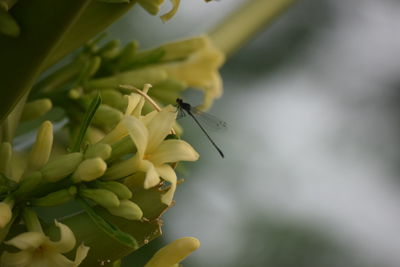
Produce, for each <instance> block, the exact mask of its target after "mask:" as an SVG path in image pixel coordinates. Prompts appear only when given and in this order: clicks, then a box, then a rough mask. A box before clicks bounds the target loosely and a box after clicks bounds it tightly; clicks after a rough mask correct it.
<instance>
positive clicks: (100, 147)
mask: <svg viewBox="0 0 400 267" xmlns="http://www.w3.org/2000/svg"><path fill="white" fill-rule="evenodd" d="M111 150H112V149H111V146H110V145H108V144H103V143H97V144H94V145H92V146H89V148H88V149H87V150H86V151H85V158H86V159H89V158H95V157H100V158H102V159H103V160H106V159H108V158H109V157H110V155H111Z"/></svg>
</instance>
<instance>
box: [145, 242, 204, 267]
mask: <svg viewBox="0 0 400 267" xmlns="http://www.w3.org/2000/svg"><path fill="white" fill-rule="evenodd" d="M199 247H200V241H199V240H198V239H197V238H194V237H182V238H179V239H177V240H175V241H173V242H172V243H170V244H168V245H166V246H165V247H163V248H162V249H160V250H159V251H157V253H156V254H154V256H153V257H152V258H151V259H150V261H149V262H148V263H147V264H146V265H145V267H164V266H174V265H175V264H178V263H180V262H181V261H182V260H184V259H185V258H186V257H187V256H189V255H190V253H192V252H193V251H195V250H196V249H198V248H199Z"/></svg>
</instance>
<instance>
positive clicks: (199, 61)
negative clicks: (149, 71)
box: [157, 36, 225, 109]
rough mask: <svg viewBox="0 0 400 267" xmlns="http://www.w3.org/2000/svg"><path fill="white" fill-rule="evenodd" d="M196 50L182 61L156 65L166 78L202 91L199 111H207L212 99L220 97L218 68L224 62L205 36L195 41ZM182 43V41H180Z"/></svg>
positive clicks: (220, 84)
mask: <svg viewBox="0 0 400 267" xmlns="http://www.w3.org/2000/svg"><path fill="white" fill-rule="evenodd" d="M196 40H197V41H198V42H197V46H198V49H196V50H195V51H194V52H193V53H192V54H190V56H189V57H187V58H186V59H184V60H182V61H175V62H170V63H165V64H160V65H157V68H160V69H162V70H164V71H166V72H167V74H168V77H172V78H174V79H177V80H180V81H184V82H186V84H187V85H188V86H189V87H193V88H196V89H199V90H201V91H203V93H204V100H203V104H202V105H201V106H200V108H201V109H208V108H209V107H210V106H211V105H212V103H213V101H214V99H216V98H219V97H221V95H222V91H223V88H222V79H221V76H220V74H219V68H220V67H221V66H222V64H223V63H224V61H225V56H224V54H223V53H222V52H221V51H220V50H219V49H218V48H216V47H215V46H214V45H213V43H212V41H211V40H210V39H209V38H208V37H207V36H201V37H198V38H197V39H196ZM182 42H183V41H182Z"/></svg>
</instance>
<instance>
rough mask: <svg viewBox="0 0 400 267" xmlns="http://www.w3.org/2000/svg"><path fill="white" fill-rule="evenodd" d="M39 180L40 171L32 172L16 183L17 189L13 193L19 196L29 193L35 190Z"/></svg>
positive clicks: (40, 179)
mask: <svg viewBox="0 0 400 267" xmlns="http://www.w3.org/2000/svg"><path fill="white" fill-rule="evenodd" d="M41 181H42V173H41V172H40V171H35V172H32V173H31V174H29V175H28V176H26V177H24V179H22V181H21V182H20V183H19V184H18V189H17V190H16V191H15V192H14V195H15V196H18V197H20V196H24V195H26V194H29V193H30V192H32V191H33V190H35V188H36V187H37V186H38V185H39V184H40V182H41Z"/></svg>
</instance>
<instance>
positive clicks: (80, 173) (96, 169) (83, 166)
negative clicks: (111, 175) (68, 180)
mask: <svg viewBox="0 0 400 267" xmlns="http://www.w3.org/2000/svg"><path fill="white" fill-rule="evenodd" d="M106 170H107V164H106V163H105V162H104V160H103V159H102V158H100V157H96V158H91V159H85V160H84V161H82V162H81V163H80V164H79V166H78V168H77V169H76V171H75V172H74V174H73V175H72V180H73V181H74V182H80V181H84V182H90V181H93V180H96V179H97V178H99V177H101V176H102V175H103V174H104V173H105V171H106Z"/></svg>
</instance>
